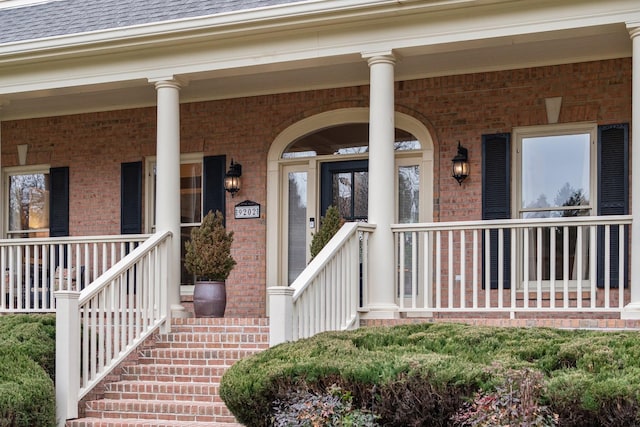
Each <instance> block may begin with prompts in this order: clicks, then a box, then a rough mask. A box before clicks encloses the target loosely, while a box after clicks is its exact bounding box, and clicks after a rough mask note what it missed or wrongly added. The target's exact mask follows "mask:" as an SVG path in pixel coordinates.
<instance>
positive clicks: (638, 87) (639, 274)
mask: <svg viewBox="0 0 640 427" xmlns="http://www.w3.org/2000/svg"><path fill="white" fill-rule="evenodd" d="M627 27H628V29H629V34H630V35H631V40H632V43H633V53H632V55H633V58H632V75H631V80H632V89H631V103H632V104H631V132H630V133H631V214H632V215H633V223H632V225H631V262H630V271H629V279H630V283H629V286H630V288H631V289H630V291H631V301H630V303H629V304H627V306H626V307H625V308H624V311H623V312H622V316H621V317H622V318H623V319H640V271H638V270H640V268H639V267H638V266H640V130H639V129H640V24H639V23H635V24H634V25H633V26H631V25H628V26H627Z"/></svg>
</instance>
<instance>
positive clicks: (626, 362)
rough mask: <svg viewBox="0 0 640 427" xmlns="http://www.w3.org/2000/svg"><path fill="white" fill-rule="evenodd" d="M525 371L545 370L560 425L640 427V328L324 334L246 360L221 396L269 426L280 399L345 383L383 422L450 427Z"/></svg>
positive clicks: (542, 393) (425, 327) (547, 399)
mask: <svg viewBox="0 0 640 427" xmlns="http://www.w3.org/2000/svg"><path fill="white" fill-rule="evenodd" d="M525 370H526V371H527V372H532V373H534V372H538V373H539V374H540V375H541V376H542V377H541V380H540V381H541V386H540V389H539V390H538V391H537V393H538V392H539V395H538V397H537V398H536V401H535V405H534V403H531V405H533V406H532V407H537V408H544V407H547V408H548V410H550V411H551V412H552V413H554V414H558V425H560V426H576V427H577V426H585V427H588V426H626V425H628V426H634V425H640V419H639V418H638V417H639V415H638V414H640V409H639V406H640V405H639V402H640V335H639V334H638V333H636V332H619V333H617V332H596V331H568V330H555V329H549V328H491V327H473V326H468V325H463V324H444V323H424V324H414V325H404V326H398V327H393V328H388V327H379V328H361V329H358V330H356V331H349V332H331V333H324V334H319V335H317V336H315V337H312V338H310V339H306V340H300V341H297V342H295V343H285V344H281V345H279V346H276V347H273V348H271V349H269V350H267V351H264V352H262V353H259V354H257V355H255V356H252V357H250V358H247V359H244V360H242V361H240V362H238V363H237V364H235V365H234V366H233V367H231V369H229V370H228V371H227V373H226V374H225V375H224V377H223V379H222V384H221V390H220V394H221V396H222V398H223V399H224V401H225V403H226V404H227V406H228V407H229V409H230V410H231V411H232V412H233V413H234V415H236V417H237V418H238V420H239V421H240V422H242V423H244V424H245V425H247V426H250V427H262V426H268V425H269V422H270V419H271V416H272V415H273V402H275V401H278V400H283V399H285V398H286V397H287V396H290V395H292V394H294V393H295V391H296V390H298V389H299V387H300V384H305V386H306V387H308V388H309V389H310V390H311V391H313V392H316V393H319V394H320V395H321V394H322V393H324V391H326V390H327V389H328V387H330V386H331V385H332V384H336V385H337V386H338V387H340V388H341V389H343V390H347V391H349V392H350V393H351V395H352V396H353V403H354V405H355V406H356V407H357V408H363V409H367V410H370V411H372V412H373V413H374V414H376V415H377V416H379V417H380V418H379V422H380V424H381V425H385V426H412V425H429V426H447V425H451V418H452V416H453V415H454V414H455V413H457V412H458V411H459V410H460V409H461V408H462V407H463V405H464V403H465V402H467V401H470V400H472V399H473V396H474V395H476V393H480V394H479V395H480V396H487V395H491V394H492V393H496V392H499V390H500V388H501V387H505V384H507V383H508V381H509V378H510V375H512V374H510V373H512V372H514V371H520V372H522V371H525ZM535 375H538V374H535ZM524 380H526V378H524V379H521V381H524ZM519 386H520V385H519ZM476 396H478V395H476ZM543 412H544V411H543ZM544 413H546V412H544Z"/></svg>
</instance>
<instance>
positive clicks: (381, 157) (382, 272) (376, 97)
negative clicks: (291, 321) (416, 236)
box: [363, 51, 398, 319]
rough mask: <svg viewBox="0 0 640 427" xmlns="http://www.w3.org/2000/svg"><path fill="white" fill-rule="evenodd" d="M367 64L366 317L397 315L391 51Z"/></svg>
mask: <svg viewBox="0 0 640 427" xmlns="http://www.w3.org/2000/svg"><path fill="white" fill-rule="evenodd" d="M363 58H365V59H367V62H368V64H369V70H370V76H371V82H370V84H371V87H370V92H371V93H370V101H369V102H370V107H369V212H368V215H369V222H370V223H371V224H376V231H375V233H373V234H372V236H371V237H370V239H369V256H370V258H369V259H370V261H369V267H370V268H369V276H368V277H369V289H368V297H369V298H368V299H369V300H368V301H365V304H367V303H368V304H367V307H368V309H369V312H368V313H366V314H365V315H364V316H363V317H367V318H378V319H379V318H394V317H397V316H398V306H397V305H396V303H395V290H394V263H393V259H394V256H393V253H394V243H393V233H392V232H391V224H392V223H393V220H394V212H395V210H394V208H395V205H396V203H395V191H394V190H395V186H394V183H395V172H394V170H395V168H394V150H393V143H394V141H395V123H394V112H395V105H394V104H395V98H394V67H395V57H394V56H393V53H392V52H391V51H387V52H375V53H371V54H363Z"/></svg>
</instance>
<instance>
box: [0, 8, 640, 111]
mask: <svg viewBox="0 0 640 427" xmlns="http://www.w3.org/2000/svg"><path fill="white" fill-rule="evenodd" d="M632 22H638V23H640V6H639V5H638V3H637V1H636V0H612V1H607V2H601V1H585V0H566V1H562V2H558V1H557V0H554V1H547V0H541V1H536V2H531V1H523V0H493V1H492V0H457V1H456V0H446V1H417V0H414V1H388V0H385V1H373V2H372V1H363V0H342V1H341V0H323V1H309V2H301V3H293V4H291V3H290V4H285V5H279V6H272V7H267V8H262V9H254V10H248V11H240V12H233V13H227V14H220V15H216V16H210V17H201V18H190V19H182V20H176V21H170V22H162V23H157V24H146V25H140V26H135V27H127V28H120V29H112V30H103V31H96V32H91V33H85V34H75V35H69V36H58V37H51V38H47V39H40V40H31V41H24V42H15V43H7V44H3V45H0V105H1V106H2V109H1V111H0V118H2V120H11V119H19V118H27V117H42V116H50V115H60V114H73V113H80V112H87V111H105V110H113V109H121V108H134V107H143V106H152V105H155V101H156V99H155V96H156V94H155V90H154V88H153V87H152V86H151V85H149V83H148V81H149V79H154V78H158V77H165V76H176V77H179V78H180V79H181V80H183V81H185V82H187V85H186V86H185V87H184V88H183V89H182V91H181V102H193V101H202V100H215V99H226V98H235V97H245V96H254V95H266V94H271V93H283V92H295V91H302V90H309V89H321V88H331V87H345V86H353V85H363V84H368V79H369V74H368V72H369V71H368V67H367V64H366V62H365V61H364V60H363V59H362V54H363V53H367V52H377V51H393V52H394V53H395V54H396V55H397V56H398V58H399V61H398V64H397V66H396V76H395V77H396V80H411V79H418V78H424V77H434V76H441V75H454V74H466V73H472V72H482V71H495V70H501V69H514V68H525V67H531V66H542V65H551V64H562V63H572V62H584V61H591V60H599V59H611V58H621V57H629V56H631V40H630V37H629V33H628V29H627V26H628V25H629V24H630V23H632Z"/></svg>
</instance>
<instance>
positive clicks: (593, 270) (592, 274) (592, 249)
mask: <svg viewBox="0 0 640 427" xmlns="http://www.w3.org/2000/svg"><path fill="white" fill-rule="evenodd" d="M596 236H597V228H596V226H591V227H589V278H590V280H591V301H592V304H595V303H596V299H597V296H596V285H597V280H598V278H597V277H596V275H597V265H596V264H597V262H596V250H597V249H596V246H597V245H596V242H597V237H596ZM623 258H624V257H623ZM580 271H582V270H580ZM608 288H611V286H608ZM608 306H609V304H607V307H608ZM592 307H595V305H592Z"/></svg>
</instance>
